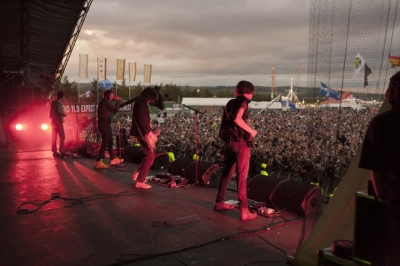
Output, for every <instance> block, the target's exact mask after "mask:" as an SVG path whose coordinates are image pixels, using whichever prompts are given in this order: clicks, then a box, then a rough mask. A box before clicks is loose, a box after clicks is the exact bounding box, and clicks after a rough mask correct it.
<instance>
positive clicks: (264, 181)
mask: <svg viewBox="0 0 400 266" xmlns="http://www.w3.org/2000/svg"><path fill="white" fill-rule="evenodd" d="M285 181H286V179H281V178H277V177H273V176H265V175H256V176H254V177H253V178H252V179H250V181H248V183H247V198H249V199H251V200H255V201H259V202H264V203H265V205H266V206H267V207H268V208H275V206H274V205H273V203H272V202H271V199H270V196H271V193H272V191H273V190H274V188H275V186H276V185H277V184H279V183H281V182H285Z"/></svg>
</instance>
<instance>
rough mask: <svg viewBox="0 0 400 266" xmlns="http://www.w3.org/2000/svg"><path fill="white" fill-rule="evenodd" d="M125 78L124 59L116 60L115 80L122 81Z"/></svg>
mask: <svg viewBox="0 0 400 266" xmlns="http://www.w3.org/2000/svg"><path fill="white" fill-rule="evenodd" d="M124 76H125V59H117V80H123V79H124Z"/></svg>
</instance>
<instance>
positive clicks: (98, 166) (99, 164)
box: [94, 160, 108, 169]
mask: <svg viewBox="0 0 400 266" xmlns="http://www.w3.org/2000/svg"><path fill="white" fill-rule="evenodd" d="M94 168H96V169H106V168H108V165H106V164H105V163H103V160H100V161H97V162H96V164H95V165H94Z"/></svg>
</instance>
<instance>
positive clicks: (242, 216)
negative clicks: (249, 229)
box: [240, 208, 257, 221]
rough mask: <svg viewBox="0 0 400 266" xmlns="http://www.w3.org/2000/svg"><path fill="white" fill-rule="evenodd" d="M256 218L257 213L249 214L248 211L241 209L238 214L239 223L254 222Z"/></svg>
mask: <svg viewBox="0 0 400 266" xmlns="http://www.w3.org/2000/svg"><path fill="white" fill-rule="evenodd" d="M256 218H257V213H255V212H250V211H249V209H247V208H246V209H241V212H240V220H241V221H249V220H254V219H256Z"/></svg>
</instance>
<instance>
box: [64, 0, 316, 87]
mask: <svg viewBox="0 0 400 266" xmlns="http://www.w3.org/2000/svg"><path fill="white" fill-rule="evenodd" d="M309 9H310V8H309V0H94V1H93V2H92V5H91V7H90V10H89V13H88V15H87V17H86V19H85V22H84V24H83V27H82V29H81V32H80V34H79V37H78V39H77V42H76V44H75V47H74V49H73V53H72V54H71V57H70V59H69V61H68V64H67V67H66V70H65V72H64V76H68V78H69V80H70V81H76V82H80V83H84V82H89V81H92V80H93V79H97V58H107V72H106V75H107V79H108V80H111V81H113V82H114V81H116V65H117V64H116V61H117V59H125V61H126V64H125V79H126V81H127V85H137V84H138V83H139V82H140V83H141V84H143V83H144V76H143V70H144V64H151V65H152V76H151V83H148V84H146V83H145V85H155V84H158V85H160V84H161V83H162V84H176V85H180V86H186V85H188V86H203V87H204V86H235V85H236V84H237V83H238V82H239V81H240V80H248V81H250V82H252V83H253V84H254V85H255V86H271V80H272V75H271V69H272V66H273V67H274V72H275V82H276V86H290V85H291V84H293V86H296V85H298V86H306V82H307V78H306V76H307V75H306V74H307V60H308V40H309ZM79 54H87V55H88V62H89V66H88V72H89V78H87V79H86V78H79ZM128 62H136V63H137V72H136V80H135V81H134V82H129V73H128ZM299 73H300V74H299ZM120 83H121V81H119V80H118V81H117V84H120Z"/></svg>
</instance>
